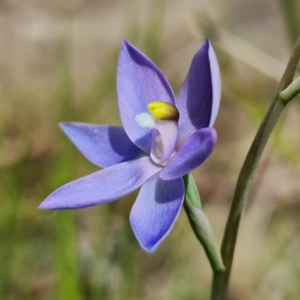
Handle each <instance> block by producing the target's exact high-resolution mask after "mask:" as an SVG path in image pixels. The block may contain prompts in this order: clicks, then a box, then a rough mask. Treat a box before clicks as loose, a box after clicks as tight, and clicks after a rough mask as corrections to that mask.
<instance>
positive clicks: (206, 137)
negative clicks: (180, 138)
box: [160, 128, 217, 180]
mask: <svg viewBox="0 0 300 300" xmlns="http://www.w3.org/2000/svg"><path fill="white" fill-rule="evenodd" d="M216 141H217V133H216V131H215V130H214V129H213V128H204V129H200V130H198V131H196V132H195V133H193V134H192V135H191V136H190V137H189V138H188V139H187V141H186V142H185V143H184V144H183V145H182V146H181V148H180V149H179V150H178V152H177V153H176V154H175V155H174V156H173V157H172V158H171V159H170V160H169V161H168V163H167V165H166V166H165V167H164V168H163V170H162V171H161V172H160V177H161V178H162V179H165V180H172V179H175V178H178V177H182V176H183V175H185V174H187V173H189V172H190V171H192V170H193V169H195V168H197V167H198V166H199V165H201V164H202V163H203V162H204V161H205V160H206V158H207V157H208V156H209V155H210V154H211V152H212V150H213V148H214V145H215V143H216Z"/></svg>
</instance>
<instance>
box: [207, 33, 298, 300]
mask: <svg viewBox="0 0 300 300" xmlns="http://www.w3.org/2000/svg"><path fill="white" fill-rule="evenodd" d="M299 60H300V38H298V41H297V43H296V45H295V48H294V50H293V53H292V55H291V58H290V60H289V63H288V65H287V67H286V70H285V72H284V74H283V77H282V79H281V81H280V83H279V85H278V87H277V90H276V93H275V96H274V98H273V100H272V102H271V104H270V107H269V109H268V111H267V113H266V115H265V117H264V119H263V121H262V123H261V125H260V127H259V129H258V131H257V133H256V136H255V138H254V140H253V142H252V145H251V147H250V149H249V152H248V154H247V156H246V158H245V161H244V164H243V166H242V169H241V171H240V174H239V177H238V181H237V185H236V189H235V192H234V196H233V200H232V205H231V208H230V213H229V217H228V220H227V224H226V229H225V233H224V237H223V241H222V247H221V254H222V258H223V262H224V265H225V267H226V271H225V272H214V277H213V284H212V294H211V300H224V299H226V295H227V289H228V282H229V277H230V272H231V266H232V261H233V256H234V249H235V244H236V240H237V235H238V229H239V224H240V220H241V217H242V214H243V211H244V208H245V206H246V203H247V198H248V191H249V187H250V184H251V181H252V178H253V175H254V172H255V169H256V167H257V164H258V162H259V159H260V157H261V155H262V152H263V150H264V148H265V145H266V143H267V141H268V139H269V137H270V135H271V133H272V130H273V128H274V127H275V125H276V123H277V121H278V119H279V117H280V115H281V113H282V111H283V110H284V108H285V106H286V104H287V103H288V102H286V101H282V99H281V97H280V95H281V91H283V90H285V89H286V88H287V87H288V86H290V85H291V83H292V81H293V78H294V74H295V71H296V68H297V66H298V63H299Z"/></svg>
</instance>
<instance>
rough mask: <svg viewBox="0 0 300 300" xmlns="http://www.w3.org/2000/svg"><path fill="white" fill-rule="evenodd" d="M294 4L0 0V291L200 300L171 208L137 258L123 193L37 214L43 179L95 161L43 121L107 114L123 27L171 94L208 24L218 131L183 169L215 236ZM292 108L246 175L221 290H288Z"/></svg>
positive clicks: (188, 236) (299, 271) (291, 25)
mask: <svg viewBox="0 0 300 300" xmlns="http://www.w3.org/2000/svg"><path fill="white" fill-rule="evenodd" d="M293 3H294V4H295V5H296V6H295V7H289V5H292V4H293ZM299 10H300V5H299V3H298V2H297V1H296V0H295V1H292V0H287V1H285V0H282V1H274V0H266V1H259V0H253V1H248V0H231V1H229V0H225V1H223V0H211V1H210V0H206V1H205V0H203V1H192V0H189V1H180V0H169V1H162V0H153V1H148V0H142V1H141V0H140V1H139V0H134V1H121V0H119V1H116V0H113V1H108V0H74V1H71V0H70V1H68V0H61V1H45V0H44V1H37V0H24V1H17V0H1V1H0V201H1V202H0V299H9V300H13V299H22V300H26V299H41V300H50V299H58V300H69V299H71V300H79V299H91V300H92V299H104V300H105V299H109V300H117V299H143V300H144V299H145V300H160V299H165V300H167V299H176V300H177V299H189V300H193V299H195V300H196V299H203V300H205V299H208V298H209V293H210V284H211V270H210V267H209V263H208V261H207V258H206V256H205V254H204V251H203V249H202V247H201V246H200V245H199V244H198V242H197V240H196V238H195V237H194V235H193V232H192V231H191V229H190V226H189V223H188V220H187V217H186V215H185V213H184V211H182V213H181V215H180V218H179V220H178V222H177V223H176V225H175V226H174V228H173V230H172V232H171V234H170V235H169V236H168V238H167V239H166V240H165V241H164V242H163V244H162V245H161V246H160V248H159V249H158V250H157V251H156V252H155V253H154V254H152V255H149V254H147V253H145V252H144V251H143V250H142V249H141V248H140V247H139V245H138V243H137V242H136V240H135V238H134V236H133V233H132V231H131V228H130V225H129V220H128V216H129V212H130V208H131V206H132V203H133V202H134V199H135V197H136V195H137V193H134V194H133V195H131V196H128V197H126V199H122V200H119V201H117V202H114V203H111V204H107V205H104V206H100V207H93V208H89V209H84V210H78V211H60V212H47V211H39V210H37V206H38V205H39V203H40V202H41V201H42V200H43V199H44V198H45V197H46V196H47V195H48V194H49V193H51V192H52V191H53V190H55V189H56V188H57V187H59V186H61V185H62V184H64V183H67V182H69V181H71V180H74V179H76V178H79V177H81V176H84V175H86V174H89V173H91V172H93V171H96V170H97V168H96V167H95V166H93V165H92V164H91V163H89V162H88V161H86V160H85V159H84V158H83V156H82V155H81V154H80V153H79V152H78V151H77V150H76V149H75V147H74V146H73V145H72V144H71V143H70V142H69V141H68V139H67V138H66V137H65V136H64V135H63V133H62V132H61V131H60V130H59V127H58V123H59V122H60V121H81V122H89V123H103V124H105V123H107V124H114V125H119V124H120V119H119V115H118V110H117V98H116V87H115V83H116V82H115V81H116V64H117V56H118V51H119V47H120V43H121V39H122V37H126V38H127V39H128V40H129V41H130V42H132V43H133V44H135V45H136V46H138V47H139V48H140V49H141V50H142V51H143V52H145V53H146V54H147V55H149V56H150V57H151V58H152V59H153V60H154V61H155V62H156V63H157V64H158V65H159V66H160V67H161V69H162V70H163V71H164V73H165V74H166V75H167V77H168V79H169V80H170V82H171V84H172V86H173V87H174V90H175V91H176V92H178V90H179V88H180V85H181V83H182V81H183V79H184V78H185V75H186V73H187V70H188V68H189V64H190V62H191V59H192V56H193V54H194V53H195V52H196V50H197V49H198V47H199V46H200V45H201V44H202V42H203V41H204V40H205V39H206V38H207V36H208V34H210V36H211V40H212V43H213V45H214V47H215V51H216V54H217V57H218V59H219V63H220V68H221V75H222V84H223V95H222V103H221V107H220V113H219V117H218V119H217V121H216V124H215V127H216V129H217V131H218V136H219V139H218V143H217V146H216V148H215V151H214V152H213V154H212V156H211V157H210V158H209V159H208V160H207V161H206V162H205V163H204V164H203V165H202V166H201V167H200V168H198V169H197V170H196V171H195V172H194V176H195V180H196V182H197V186H198V188H199V191H200V193H201V197H202V201H203V206H204V211H205V213H206V214H207V215H208V217H209V219H210V221H211V224H212V227H213V230H214V232H215V234H216V237H217V240H218V242H219V243H220V242H221V238H222V234H223V231H224V226H225V222H226V218H227V215H228V211H229V207H230V202H231V197H232V194H233V191H234V186H235V183H236V179H237V176H238V173H239V170H240V167H241V164H242V162H243V159H244V157H245V155H246V152H247V149H248V148H249V146H250V143H251V141H252V139H253V137H254V134H255V132H256V130H257V127H258V125H259V123H260V121H261V119H262V117H263V115H264V113H265V111H266V108H267V106H268V103H269V102H270V101H271V98H272V95H273V94H274V91H275V88H276V84H277V83H278V81H279V80H280V77H281V75H282V73H283V71H284V67H285V64H286V63H287V61H288V58H289V55H290V53H291V49H292V45H293V43H294V41H295V37H296V36H297V34H298V33H299V31H300V27H299V21H298V19H297V18H298V14H297V11H298V12H299ZM287 16H289V17H288V18H287ZM297 22H298V23H297ZM299 116H300V106H299V99H298V101H296V100H294V101H293V102H292V103H290V104H289V105H288V107H287V109H286V111H285V113H284V115H283V116H282V118H281V119H280V122H279V125H278V126H277V127H276V130H275V132H274V134H273V136H272V139H271V141H270V143H269V144H268V147H267V149H266V151H265V153H264V156H263V158H262V161H261V163H260V165H259V168H258V172H257V173H256V175H255V178H254V181H253V185H252V189H251V192H250V198H249V203H248V206H247V209H246V212H245V214H244V219H243V221H242V226H241V231H240V235H239V239H238V244H237V249H236V255H235V261H234V267H233V273H232V278H231V279H232V280H231V286H230V299H236V300H237V299H242V300H248V299H249V300H250V299H251V300H252V299H256V300H258V299H268V300H280V299H299V294H300V237H299V236H300V222H299V216H300V185H299V179H300V154H299V149H300V136H299V128H300V117H299Z"/></svg>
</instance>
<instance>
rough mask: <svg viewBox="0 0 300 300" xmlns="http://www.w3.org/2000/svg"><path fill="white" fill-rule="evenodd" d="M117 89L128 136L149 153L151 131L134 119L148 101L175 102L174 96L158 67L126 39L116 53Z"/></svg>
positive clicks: (145, 110)
mask: <svg viewBox="0 0 300 300" xmlns="http://www.w3.org/2000/svg"><path fill="white" fill-rule="evenodd" d="M117 90H118V101H119V110H120V115H121V119H122V123H123V126H124V129H125V131H126V133H127V135H128V136H129V138H130V139H131V140H132V141H133V142H134V143H135V144H136V145H137V146H138V147H140V148H141V149H142V150H144V151H146V152H147V153H150V148H151V130H150V129H149V128H146V127H140V126H139V125H138V124H137V123H136V121H135V118H136V116H137V115H139V114H141V113H147V112H148V108H147V105H148V104H149V103H150V102H153V101H164V102H169V103H172V104H175V97H174V93H173V90H172V88H171V87H170V84H169V83H168V81H167V79H166V78H165V76H164V75H163V73H162V72H161V71H160V69H159V68H158V67H157V66H155V65H154V63H153V62H152V61H151V60H150V59H149V58H148V57H146V56H145V55H144V54H143V53H142V52H140V51H139V50H138V49H137V48H135V47H133V46H132V45H131V44H129V43H128V42H127V41H126V40H124V41H123V44H122V47H121V51H120V55H119V62H118V75H117Z"/></svg>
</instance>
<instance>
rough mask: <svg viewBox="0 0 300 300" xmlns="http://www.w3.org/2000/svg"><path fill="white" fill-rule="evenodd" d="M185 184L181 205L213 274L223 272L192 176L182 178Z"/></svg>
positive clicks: (216, 245)
mask: <svg viewBox="0 0 300 300" xmlns="http://www.w3.org/2000/svg"><path fill="white" fill-rule="evenodd" d="M183 179H184V184H185V190H186V193H185V200H184V203H183V206H184V209H185V212H186V214H187V217H188V219H189V221H190V224H191V227H192V229H193V231H194V233H195V235H196V237H197V239H198V240H199V242H200V243H201V244H202V246H203V248H204V251H205V253H206V255H207V257H208V259H209V262H210V265H211V267H212V269H213V271H214V272H216V273H219V272H224V271H225V267H224V264H223V262H222V257H221V253H220V250H219V246H218V244H217V242H216V240H215V238H214V234H213V231H212V229H211V226H210V223H209V221H208V219H207V217H206V215H205V214H204V212H203V211H202V209H201V201H200V196H199V193H198V190H197V187H196V184H195V181H194V178H193V175H192V174H190V173H189V174H187V175H185V176H184V177H183Z"/></svg>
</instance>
